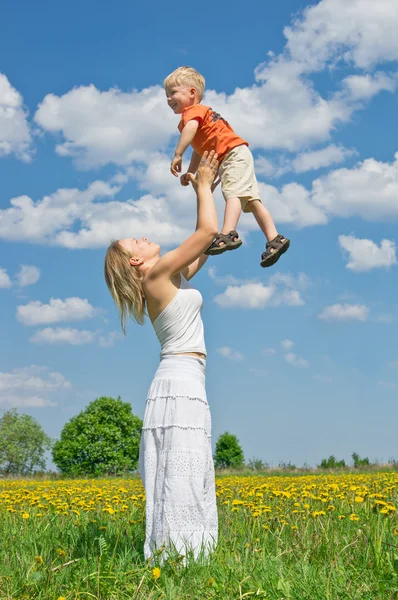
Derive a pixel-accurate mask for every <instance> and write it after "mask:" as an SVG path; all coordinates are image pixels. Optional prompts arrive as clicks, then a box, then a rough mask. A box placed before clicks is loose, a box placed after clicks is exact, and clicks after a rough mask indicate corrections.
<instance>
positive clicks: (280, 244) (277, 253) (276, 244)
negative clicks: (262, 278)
mask: <svg viewBox="0 0 398 600" xmlns="http://www.w3.org/2000/svg"><path fill="white" fill-rule="evenodd" d="M289 246H290V240H289V239H288V238H285V237H284V236H283V235H280V234H278V235H277V236H276V237H275V238H274V239H273V240H271V241H270V242H267V243H266V244H265V250H266V251H265V252H263V253H262V255H261V262H260V265H261V266H262V267H272V265H274V264H275V263H276V262H277V261H278V260H279V259H280V257H281V256H282V254H284V253H285V252H286V250H287V249H288V248H289ZM271 249H272V252H271Z"/></svg>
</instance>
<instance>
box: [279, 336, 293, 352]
mask: <svg viewBox="0 0 398 600" xmlns="http://www.w3.org/2000/svg"><path fill="white" fill-rule="evenodd" d="M281 346H282V350H285V352H288V351H289V350H291V349H292V348H293V346H294V342H292V340H288V339H286V340H282V341H281Z"/></svg>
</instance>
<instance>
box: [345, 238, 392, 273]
mask: <svg viewBox="0 0 398 600" xmlns="http://www.w3.org/2000/svg"><path fill="white" fill-rule="evenodd" d="M339 244H340V246H341V248H342V249H343V250H345V251H346V252H347V253H348V255H349V260H348V263H347V269H351V271H370V270H371V269H376V268H380V267H387V268H388V267H391V266H392V265H396V264H397V258H396V255H395V243H394V242H393V241H392V240H382V241H381V243H380V246H378V245H377V244H375V242H373V241H372V240H367V239H359V238H356V237H354V236H352V235H340V236H339Z"/></svg>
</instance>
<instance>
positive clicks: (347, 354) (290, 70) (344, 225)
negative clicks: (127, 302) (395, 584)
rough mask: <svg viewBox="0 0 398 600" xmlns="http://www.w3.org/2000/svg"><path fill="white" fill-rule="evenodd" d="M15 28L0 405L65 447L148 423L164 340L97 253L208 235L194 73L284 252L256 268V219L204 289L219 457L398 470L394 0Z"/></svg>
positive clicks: (149, 14)
mask: <svg viewBox="0 0 398 600" xmlns="http://www.w3.org/2000/svg"><path fill="white" fill-rule="evenodd" d="M1 12H2V14H1V17H2V18H1V23H2V24H3V25H2V31H1V35H0V57H1V59H0V180H1V183H2V185H1V195H0V243H1V253H0V327H1V332H2V335H1V343H0V409H7V408H10V407H11V406H17V407H18V409H19V410H20V411H21V412H26V413H29V414H32V415H34V416H35V417H36V418H37V419H38V420H39V421H40V423H41V424H42V425H43V427H44V429H45V430H46V432H47V433H48V434H49V435H51V436H52V437H54V438H56V437H57V436H58V435H59V432H60V430H61V429H62V426H63V425H64V424H65V422H66V421H67V420H68V419H70V418H71V417H72V416H73V415H75V414H77V413H78V412H79V411H80V410H81V409H83V408H84V407H85V406H86V405H87V403H88V402H89V401H91V400H93V399H95V398H96V397H98V396H101V395H111V396H115V397H116V396H118V395H120V396H121V397H122V399H123V400H125V401H128V402H131V404H132V406H133V411H134V412H135V413H136V414H138V415H139V416H140V417H141V418H142V417H143V413H144V407H145V398H146V391H147V389H148V387H149V384H150V382H151V378H152V376H153V373H154V371H155V370H156V366H157V363H158V353H159V347H158V342H157V340H156V338H155V335H154V333H153V331H152V329H151V327H150V325H149V323H148V324H147V325H146V326H145V327H142V328H140V327H138V326H135V325H134V324H133V323H131V325H130V326H129V328H128V335H127V337H126V338H124V337H123V336H122V335H121V333H120V328H119V325H118V321H117V314H116V311H115V309H114V307H113V304H112V300H111V298H110V296H109V294H108V292H107V289H106V286H105V283H104V281H103V274H102V273H103V257H104V252H105V248H106V247H107V245H108V243H109V241H110V240H111V239H112V238H118V237H126V236H134V237H138V236H142V235H146V236H147V237H149V238H150V239H152V240H154V241H157V242H159V243H161V246H162V248H163V249H164V250H167V249H169V248H172V247H173V246H175V245H176V244H177V243H179V242H180V241H182V240H183V239H184V238H185V237H186V236H188V235H189V233H190V231H191V230H192V228H193V226H194V221H195V202H194V196H193V193H192V191H191V190H190V189H186V188H182V187H181V186H180V185H179V183H178V182H177V181H176V180H175V179H174V178H173V177H172V176H171V175H170V173H169V170H168V165H169V160H170V157H171V153H172V151H173V148H174V145H175V143H176V140H177V135H176V134H177V120H176V117H175V115H173V113H172V111H170V109H168V107H167V105H166V102H165V96H164V92H163V89H162V87H161V83H162V80H163V78H164V77H165V76H166V75H167V74H168V73H169V72H170V71H172V70H173V69H174V68H176V67H178V66H180V65H182V64H189V65H192V66H194V67H195V68H197V69H198V70H200V71H201V72H202V73H203V75H204V76H205V77H206V82H207V86H206V89H207V91H206V96H205V98H204V102H205V103H207V104H210V105H211V106H212V107H213V108H215V109H217V111H218V112H220V113H221V114H222V115H223V116H225V117H226V118H227V119H228V121H229V122H230V123H231V124H232V126H233V127H234V128H235V130H236V131H237V132H238V133H239V134H240V135H241V136H242V137H244V138H245V139H247V140H248V142H249V143H250V147H251V149H252V151H253V154H254V157H255V164H256V172H257V176H258V179H259V181H260V186H261V193H262V198H263V202H264V203H265V205H266V206H268V208H269V209H270V210H271V212H272V214H273V216H274V219H275V221H276V222H277V226H278V229H279V231H280V232H281V233H283V234H284V235H287V236H288V237H290V239H291V249H290V250H289V252H288V253H287V254H286V255H285V256H284V257H283V258H282V259H281V260H280V261H279V262H278V264H277V265H276V266H274V267H273V268H270V269H266V270H263V269H261V268H260V266H259V261H260V255H261V252H262V251H263V250H264V238H263V236H262V234H261V233H260V232H259V231H258V229H257V228H256V225H255V222H254V219H253V218H251V217H250V215H245V216H244V217H242V219H241V221H240V223H239V228H238V229H239V232H240V234H241V236H242V238H243V240H244V245H243V246H242V247H241V249H240V250H238V251H236V252H230V253H227V254H224V255H222V256H219V257H213V258H211V259H210V260H209V261H208V263H207V265H206V267H205V268H204V269H203V270H202V272H201V273H200V274H199V275H198V276H197V278H196V279H195V280H194V283H195V284H196V285H197V286H198V287H199V289H200V290H201V292H202V293H203V296H204V302H205V304H204V309H203V318H204V322H205V328H206V342H207V349H208V366H207V373H208V379H207V390H208V397H209V402H210V405H211V409H212V416H213V437H214V442H215V441H216V439H217V438H218V436H219V435H220V434H221V433H223V432H224V431H226V430H228V431H230V432H233V433H235V434H236V435H237V436H238V437H239V440H240V442H241V444H242V446H243V450H244V453H245V457H246V458H247V459H249V458H251V457H259V458H262V459H263V460H265V461H268V462H269V463H271V464H274V465H276V464H278V463H279V462H280V461H285V462H287V461H291V462H293V463H295V464H298V465H301V464H303V463H304V462H307V463H309V464H310V465H315V464H317V463H318V462H319V461H320V460H321V459H322V458H323V457H325V456H329V455H330V454H335V455H336V456H337V457H339V458H345V459H346V460H349V459H350V455H351V454H352V452H354V451H356V452H358V453H359V454H361V455H366V456H369V458H371V459H378V460H380V461H387V460H388V459H389V458H391V457H395V458H398V448H397V444H396V427H395V423H396V421H397V419H398V407H397V402H396V398H397V391H398V349H397V342H396V339H397V334H398V301H397V283H396V272H397V266H396V264H397V260H396V248H395V244H396V225H397V220H398V154H397V156H395V153H397V152H398V147H397V142H396V140H397V133H398V126H397V123H398V122H397V119H396V114H397V89H398V71H397V61H398V42H397V39H396V30H397V27H398V17H397V14H396V6H395V2H394V0H379V2H378V3H375V2H374V1H370V0H352V1H351V2H350V3H347V2H345V1H344V0H322V1H321V2H319V3H316V2H313V3H309V4H308V3H305V2H297V1H296V2H292V1H290V0H285V1H284V2H280V3H273V4H270V3H263V6H261V7H259V4H258V3H255V2H253V1H252V0H250V1H249V2H246V3H245V10H244V11H242V7H241V5H239V4H238V3H236V4H234V3H230V2H228V3H227V2H225V1H221V2H219V3H218V4H217V7H214V5H210V4H208V5H207V4H206V3H205V4H203V3H202V5H201V10H200V15H198V9H197V6H196V5H193V4H192V3H191V4H187V5H186V6H184V8H183V9H181V10H180V11H174V12H171V11H170V10H169V8H168V7H167V6H166V5H164V3H155V4H153V3H152V4H149V3H141V4H140V5H137V3H131V2H127V1H124V0H123V1H118V2H116V3H114V4H113V5H112V7H111V8H110V5H109V3H105V2H102V1H100V2H95V3H94V2H93V1H92V0H86V2H84V4H83V5H82V4H81V3H77V2H76V1H75V0H72V1H71V2H68V3H67V4H65V5H60V4H59V3H57V4H54V3H50V2H46V3H41V5H40V10H38V9H37V6H34V5H32V4H29V3H24V7H23V10H21V6H20V5H18V4H15V3H14V5H11V4H8V5H7V6H6V7H3V8H2V9H1ZM188 160H189V157H188V156H187V157H184V163H185V165H187V164H188ZM216 203H217V207H218V211H219V215H220V217H221V216H222V210H223V200H222V197H221V195H220V193H219V192H217V194H216Z"/></svg>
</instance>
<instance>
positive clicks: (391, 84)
mask: <svg viewBox="0 0 398 600" xmlns="http://www.w3.org/2000/svg"><path fill="white" fill-rule="evenodd" d="M343 85H344V86H345V88H346V89H347V90H348V91H349V94H350V96H351V98H352V99H353V100H362V99H369V98H372V97H373V96H374V95H376V94H378V93H379V92H382V91H387V92H394V91H395V90H396V87H397V85H398V77H397V75H396V74H394V75H393V76H391V75H386V73H382V72H378V73H375V74H373V75H370V74H369V73H368V74H366V75H349V76H348V77H346V78H345V79H344V80H343Z"/></svg>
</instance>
